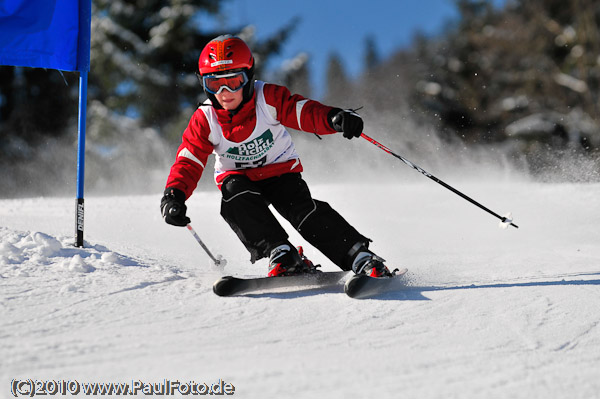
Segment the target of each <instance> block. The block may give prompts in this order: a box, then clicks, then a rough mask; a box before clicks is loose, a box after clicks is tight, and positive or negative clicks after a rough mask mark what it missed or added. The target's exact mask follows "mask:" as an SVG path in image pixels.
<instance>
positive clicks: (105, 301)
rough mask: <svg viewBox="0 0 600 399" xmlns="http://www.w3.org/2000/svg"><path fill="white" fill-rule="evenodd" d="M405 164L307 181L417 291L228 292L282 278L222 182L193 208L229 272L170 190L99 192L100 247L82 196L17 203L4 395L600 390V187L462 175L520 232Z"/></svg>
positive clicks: (577, 394) (6, 278) (9, 262)
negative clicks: (234, 212)
mask: <svg viewBox="0 0 600 399" xmlns="http://www.w3.org/2000/svg"><path fill="white" fill-rule="evenodd" d="M390 162H395V161H394V160H393V159H392V160H391V161H390ZM403 167H404V166H403ZM401 169H402V168H401V167H398V168H397V169H395V170H394V171H393V173H392V174H391V175H389V176H385V177H382V176H379V178H380V179H374V180H373V181H369V182H361V181H356V179H348V178H343V179H342V178H340V179H338V180H337V182H336V183H334V184H332V183H329V184H325V183H323V182H322V181H320V180H318V179H314V176H315V175H317V174H318V173H317V172H315V171H312V172H311V171H307V174H306V178H307V180H308V182H309V185H310V186H311V189H312V192H313V195H314V197H315V198H319V199H322V200H325V201H328V202H329V203H330V204H331V205H332V206H333V207H334V208H335V209H337V210H338V211H339V212H340V213H341V214H342V215H344V216H345V217H346V218H347V219H348V220H349V221H350V222H351V223H352V224H353V225H354V226H356V227H357V228H358V229H359V230H360V231H361V232H363V234H365V235H366V236H368V237H370V238H371V239H373V244H372V247H371V248H372V249H373V250H375V252H377V253H378V254H379V255H381V256H382V257H384V258H386V259H387V260H388V262H387V263H388V264H389V265H390V266H392V267H407V268H408V269H409V272H408V274H407V277H406V281H405V284H406V286H405V287H399V288H398V289H397V290H395V291H392V292H388V293H385V294H382V295H380V296H377V297H375V298H372V299H364V300H355V299H351V298H348V297H347V296H346V295H345V294H344V293H343V286H342V284H338V285H336V286H332V287H327V288H308V289H302V290H283V291H278V292H271V293H256V294H251V295H242V296H235V297H228V298H222V297H218V296H216V295H214V294H213V292H212V284H213V282H214V281H215V280H216V279H217V278H218V277H219V276H221V275H223V274H233V275H241V276H250V275H264V274H265V273H266V261H265V260H263V261H260V262H257V263H256V264H254V265H252V264H250V262H249V256H248V254H247V253H246V251H245V249H244V248H243V246H242V244H241V243H239V241H238V240H237V238H236V237H235V235H234V234H233V232H232V231H231V230H230V229H229V227H228V226H227V225H226V223H225V222H224V221H223V220H222V219H221V218H220V216H219V205H220V196H219V193H218V191H217V189H216V188H208V189H204V190H200V191H197V192H196V193H195V194H194V195H193V196H192V198H191V199H190V200H189V201H188V209H189V211H188V215H189V216H190V218H191V220H192V226H193V227H194V229H195V230H196V231H197V232H198V234H199V235H200V237H202V239H203V240H204V242H205V243H206V245H207V246H208V247H209V248H210V249H211V251H212V252H213V253H215V254H219V255H222V256H223V257H224V258H225V259H226V260H227V266H226V268H225V270H219V269H216V268H215V267H213V265H212V264H211V261H210V259H209V258H208V256H207V255H206V254H205V253H204V251H203V250H202V248H201V247H200V246H199V245H198V243H197V242H196V241H195V239H194V238H193V237H192V236H191V234H190V233H189V232H188V231H187V230H186V229H184V228H176V227H173V226H168V225H166V224H165V223H164V222H163V220H162V219H161V217H160V213H159V200H160V196H161V192H162V187H160V185H156V189H155V193H153V194H148V195H127V196H97V195H94V196H90V197H88V198H86V219H85V240H86V245H85V247H83V248H76V247H74V246H73V241H74V238H73V236H74V229H75V200H74V198H44V197H38V198H26V199H3V200H0V242H1V244H0V298H1V299H0V319H1V320H2V322H1V323H0V337H2V339H1V340H0V355H1V358H2V361H1V362H0V397H2V398H8V397H12V393H11V389H12V388H14V387H15V381H17V382H18V381H21V380H23V381H25V380H29V379H32V380H39V381H58V382H60V381H77V382H78V383H92V382H99V383H102V382H115V383H129V384H136V383H139V382H143V383H163V382H165V383H166V381H167V380H168V381H179V382H182V383H183V382H187V381H194V382H196V383H198V384H203V383H206V384H207V386H211V387H212V386H214V384H217V387H218V384H219V383H220V384H221V387H223V384H230V385H227V388H228V389H229V390H228V391H227V392H228V393H233V396H235V397H240V398H284V397H290V398H292V397H293V398H316V397H322V398H324V397H327V398H370V397H373V398H375V397H377V398H398V397H403V398H566V397H568V398H593V397H598V395H599V392H600V371H598V364H599V362H600V333H599V330H598V328H599V325H598V324H599V322H600V307H599V306H598V300H599V296H600V290H599V287H598V286H599V285H600V247H599V245H598V243H599V242H600V228H599V227H598V226H599V225H600V212H599V211H600V185H599V184H593V183H588V184H585V183H580V184H575V183H539V182H535V181H532V180H530V179H528V178H526V177H516V176H515V175H512V174H506V175H503V174H502V173H498V174H495V175H493V177H490V175H488V174H481V175H482V176H486V177H476V176H459V175H450V179H448V180H447V182H448V183H450V184H453V185H454V186H456V188H457V189H459V190H461V191H463V192H464V193H465V194H467V195H469V196H471V197H473V198H474V199H476V200H477V201H479V202H481V203H482V204H484V205H485V206H487V207H489V208H491V209H493V210H495V211H496V212H498V213H499V214H504V213H506V212H507V211H511V212H512V215H513V218H514V222H515V223H516V224H517V225H518V226H519V229H515V228H513V227H509V228H508V229H500V228H498V220H495V219H494V217H493V216H491V215H489V214H487V213H485V212H483V211H481V210H480V209H478V208H476V207H474V206H473V205H471V204H469V203H468V202H466V201H464V200H463V199H461V198H460V197H458V196H456V195H454V194H453V193H451V192H449V191H447V190H445V189H444V188H443V187H441V186H440V185H438V184H435V183H434V182H432V181H430V180H428V179H426V178H424V177H422V176H421V177H418V178H417V179H411V178H407V177H406V176H408V175H407V174H404V172H402V171H401ZM406 169H408V168H406ZM166 172H167V171H165V177H166ZM443 172H444V174H446V175H447V173H448V171H446V170H444V171H443ZM396 173H397V174H398V176H394V174H396ZM407 173H408V174H410V173H413V172H407ZM373 174H374V175H380V173H379V172H378V171H377V170H373ZM415 175H416V176H419V175H418V174H415ZM440 177H442V176H440ZM330 180H331V181H334V180H335V179H333V178H330ZM445 180H446V179H445ZM290 230H291V229H290ZM291 237H292V241H293V242H294V243H295V244H296V245H303V246H304V248H305V251H306V253H307V255H308V256H309V257H310V258H311V259H312V260H313V261H314V262H315V263H321V264H322V268H323V270H336V269H335V267H334V266H333V265H331V263H329V262H328V261H327V259H325V258H323V257H322V255H320V254H319V253H318V252H317V251H316V250H315V249H314V248H312V247H311V246H310V245H309V244H307V243H306V242H304V241H303V240H302V239H301V238H300V237H299V236H298V235H297V234H296V233H294V232H292V234H291ZM211 384H212V385H211ZM233 387H234V389H233ZM21 388H23V389H25V387H24V386H21ZM222 389H224V388H222ZM178 392H180V391H178ZM215 392H217V391H215ZM137 395H138V396H140V397H141V396H142V391H138V392H137ZM92 396H93V395H92ZM114 396H116V395H114ZM74 397H86V395H85V394H84V393H83V392H82V391H81V392H80V393H79V395H77V396H74ZM87 397H90V396H87ZM99 397H102V396H99ZM175 397H177V396H175Z"/></svg>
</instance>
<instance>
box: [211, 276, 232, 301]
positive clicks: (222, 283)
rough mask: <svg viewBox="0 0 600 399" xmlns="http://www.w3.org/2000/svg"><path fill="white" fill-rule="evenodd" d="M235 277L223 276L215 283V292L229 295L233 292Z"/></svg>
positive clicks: (220, 294) (219, 294)
mask: <svg viewBox="0 0 600 399" xmlns="http://www.w3.org/2000/svg"><path fill="white" fill-rule="evenodd" d="M234 280H235V277H233V276H225V277H221V278H220V279H218V280H217V281H215V283H214V284H213V292H214V293H215V294H217V295H218V296H229V295H232V294H233V291H234V284H233V282H234Z"/></svg>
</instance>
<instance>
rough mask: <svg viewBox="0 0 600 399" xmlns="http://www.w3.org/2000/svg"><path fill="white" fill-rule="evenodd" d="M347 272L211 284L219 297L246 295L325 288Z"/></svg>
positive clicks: (229, 278) (224, 280)
mask: <svg viewBox="0 0 600 399" xmlns="http://www.w3.org/2000/svg"><path fill="white" fill-rule="evenodd" d="M346 274H348V272H343V271H339V272H317V273H306V274H300V275H297V276H281V277H247V278H243V277H234V276H225V277H221V278H220V279H218V280H217V281H215V283H214V284H213V292H214V293H215V294H217V295H219V296H230V295H239V294H247V293H251V292H258V291H268V290H274V289H277V288H285V287H309V286H327V285H333V284H335V283H337V282H339V281H340V280H341V279H342V278H343V277H344V276H345V275H346Z"/></svg>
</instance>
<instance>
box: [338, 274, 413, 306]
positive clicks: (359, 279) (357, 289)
mask: <svg viewBox="0 0 600 399" xmlns="http://www.w3.org/2000/svg"><path fill="white" fill-rule="evenodd" d="M407 271H408V269H402V270H397V271H395V272H394V275H393V276H392V277H371V276H368V275H366V274H355V275H354V276H352V277H350V278H349V279H348V280H347V281H346V283H345V284H344V292H345V293H346V295H348V296H349V297H350V298H356V299H362V298H368V297H372V296H374V295H378V294H381V293H384V292H386V291H389V290H390V289H394V288H395V287H397V285H396V284H395V283H396V282H398V281H399V279H400V278H401V277H402V276H404V275H405V274H406V272H407Z"/></svg>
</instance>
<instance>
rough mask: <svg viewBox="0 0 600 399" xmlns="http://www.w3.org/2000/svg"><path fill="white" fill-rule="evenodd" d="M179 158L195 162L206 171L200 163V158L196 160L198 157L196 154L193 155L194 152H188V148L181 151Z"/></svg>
mask: <svg viewBox="0 0 600 399" xmlns="http://www.w3.org/2000/svg"><path fill="white" fill-rule="evenodd" d="M179 157H184V158H188V159H191V160H192V161H194V162H196V163H197V164H199V165H200V166H202V168H203V169H204V164H203V163H202V161H200V160H199V159H198V158H196V156H195V155H194V154H192V152H191V151H190V150H188V149H187V148H183V149H182V150H181V151H179V154H177V158H179Z"/></svg>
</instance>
